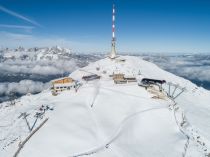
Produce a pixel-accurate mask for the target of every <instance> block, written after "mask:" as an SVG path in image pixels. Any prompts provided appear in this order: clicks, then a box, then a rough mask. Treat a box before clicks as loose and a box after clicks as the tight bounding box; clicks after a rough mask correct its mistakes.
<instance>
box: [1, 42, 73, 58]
mask: <svg viewBox="0 0 210 157" xmlns="http://www.w3.org/2000/svg"><path fill="white" fill-rule="evenodd" d="M0 52H1V53H0V58H1V59H2V60H3V61H5V60H57V59H65V58H67V57H69V56H70V55H71V50H70V49H67V48H62V47H60V46H54V47H43V48H38V47H34V48H28V49H26V48H23V47H18V48H15V49H9V48H5V49H2V50H0Z"/></svg>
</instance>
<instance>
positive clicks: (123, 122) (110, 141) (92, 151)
mask: <svg viewBox="0 0 210 157" xmlns="http://www.w3.org/2000/svg"><path fill="white" fill-rule="evenodd" d="M164 108H166V107H157V108H150V109H146V110H143V111H139V112H136V113H134V114H132V115H130V116H128V117H126V118H125V119H124V120H123V121H122V122H121V123H120V125H119V126H118V128H117V129H116V131H115V133H114V134H113V135H112V136H111V137H110V138H109V139H108V140H107V142H105V143H104V144H102V145H100V146H96V147H94V148H92V149H90V150H86V151H83V152H80V153H75V154H74V155H70V156H68V157H80V156H85V155H91V154H94V153H97V152H99V151H101V150H103V149H105V148H108V147H109V145H110V144H111V143H112V142H113V141H115V140H116V139H117V138H118V137H119V136H120V133H121V131H122V128H123V126H124V125H125V124H126V123H127V122H128V121H129V120H130V119H132V118H133V117H135V116H138V115H140V114H142V113H145V112H148V111H152V110H158V109H164Z"/></svg>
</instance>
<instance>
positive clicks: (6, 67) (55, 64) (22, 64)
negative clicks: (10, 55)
mask: <svg viewBox="0 0 210 157" xmlns="http://www.w3.org/2000/svg"><path fill="white" fill-rule="evenodd" d="M76 68H77V65H76V63H75V61H74V60H72V61H65V60H57V61H47V60H46V61H10V62H2V63H0V71H1V72H6V73H24V74H38V75H46V76H47V75H57V74H63V73H70V72H72V71H73V70H75V69H76ZM1 72H0V73H1Z"/></svg>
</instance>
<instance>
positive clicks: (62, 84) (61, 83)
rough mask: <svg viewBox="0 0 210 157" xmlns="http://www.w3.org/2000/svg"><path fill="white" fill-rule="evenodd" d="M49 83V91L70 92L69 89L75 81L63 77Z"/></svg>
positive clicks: (73, 85)
mask: <svg viewBox="0 0 210 157" xmlns="http://www.w3.org/2000/svg"><path fill="white" fill-rule="evenodd" d="M51 83H52V87H51V89H52V90H53V91H54V92H60V91H64V90H70V89H71V88H73V87H75V81H74V80H73V79H72V78H70V77H64V78H59V79H56V80H52V82H51Z"/></svg>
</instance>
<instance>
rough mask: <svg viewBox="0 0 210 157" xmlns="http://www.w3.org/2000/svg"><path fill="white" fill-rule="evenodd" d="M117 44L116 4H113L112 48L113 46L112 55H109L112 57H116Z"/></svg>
mask: <svg viewBox="0 0 210 157" xmlns="http://www.w3.org/2000/svg"><path fill="white" fill-rule="evenodd" d="M115 44H116V38H115V5H114V4H113V9H112V48H111V53H110V56H109V57H110V58H111V59H114V58H116V49H115Z"/></svg>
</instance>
